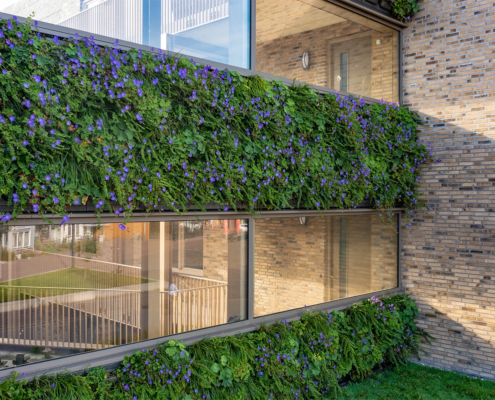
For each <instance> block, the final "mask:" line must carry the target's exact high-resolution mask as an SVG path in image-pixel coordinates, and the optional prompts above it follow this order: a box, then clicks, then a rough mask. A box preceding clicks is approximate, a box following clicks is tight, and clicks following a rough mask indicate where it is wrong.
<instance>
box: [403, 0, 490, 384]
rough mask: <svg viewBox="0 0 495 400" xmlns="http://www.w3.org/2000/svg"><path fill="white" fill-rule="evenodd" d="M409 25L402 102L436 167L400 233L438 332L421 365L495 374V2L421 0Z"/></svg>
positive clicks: (409, 273)
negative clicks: (414, 115) (418, 123)
mask: <svg viewBox="0 0 495 400" xmlns="http://www.w3.org/2000/svg"><path fill="white" fill-rule="evenodd" d="M420 5H421V12H420V13H419V14H417V15H416V17H415V18H414V19H413V21H412V22H411V24H410V26H409V27H408V28H407V29H406V30H405V31H404V38H403V57H404V59H403V85H404V86H403V95H404V104H405V105H407V106H409V107H410V108H411V109H413V110H416V111H418V112H419V113H420V114H421V116H422V118H423V120H425V122H426V124H427V125H426V126H424V127H422V128H421V137H422V138H423V139H425V141H427V142H430V143H431V144H432V145H433V148H434V157H435V159H440V160H441V162H440V163H438V164H432V165H430V166H428V167H427V168H425V169H424V170H423V177H422V178H423V187H422V188H423V193H424V195H423V198H424V199H425V200H426V201H427V202H428V206H429V207H431V208H432V210H428V211H425V212H418V213H416V214H415V215H414V216H413V225H412V227H411V228H409V229H406V230H404V234H403V238H402V245H403V248H402V263H403V285H404V287H405V288H406V289H407V290H408V291H410V292H411V293H412V294H413V297H414V298H415V299H416V300H417V301H418V305H419V309H420V322H419V324H420V326H421V327H423V328H425V329H426V330H427V331H428V332H429V333H430V334H432V335H433V336H434V337H435V341H434V342H433V345H432V346H425V347H426V350H428V352H429V354H428V355H425V356H423V358H422V361H423V362H426V363H428V364H430V365H433V366H437V367H442V368H447V369H451V370H454V371H459V372H463V373H469V374H475V375H480V376H483V377H487V378H492V379H493V378H495V286H494V282H495V274H494V273H495V206H494V204H495V184H494V182H495V156H494V152H495V145H494V142H493V140H494V139H495V78H494V77H495V55H494V54H495V50H494V48H495V47H494V45H495V22H494V17H495V13H494V11H495V8H494V5H493V2H489V1H485V0H482V1H475V0H468V1H463V2H456V1H452V0H444V1H432V0H425V1H423V2H421V3H420Z"/></svg>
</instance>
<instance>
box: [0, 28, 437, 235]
mask: <svg viewBox="0 0 495 400" xmlns="http://www.w3.org/2000/svg"><path fill="white" fill-rule="evenodd" d="M115 45H116V47H114V48H110V47H104V46H100V45H98V44H96V43H95V42H94V41H93V40H91V39H87V38H79V37H77V35H76V37H75V38H73V39H71V40H61V39H59V38H57V37H56V36H55V37H53V38H44V37H43V36H42V35H41V34H39V33H36V31H33V30H32V29H31V25H29V24H28V23H25V24H20V23H19V22H18V21H17V20H15V19H9V20H1V21H0V94H1V98H0V149H1V150H2V151H0V190H1V194H2V196H3V198H4V199H6V200H7V201H8V204H9V205H10V206H11V207H12V209H11V211H8V212H5V213H4V215H2V217H1V218H2V221H3V222H8V221H9V220H10V219H12V218H15V217H16V216H17V215H19V214H20V213H25V212H35V213H38V214H40V215H44V214H46V213H50V214H59V215H61V216H63V217H64V222H67V221H68V220H69V217H70V215H69V211H68V209H69V207H71V206H73V205H77V204H86V202H88V201H89V202H92V204H94V206H95V207H96V211H97V213H100V212H103V211H111V212H113V213H115V214H116V215H118V216H119V217H120V218H121V221H122V222H125V221H127V220H128V218H129V217H130V216H131V215H132V213H133V211H135V210H136V209H140V210H147V211H152V210H160V209H164V208H171V209H173V210H175V211H177V212H183V211H186V210H187V208H188V206H191V205H193V206H195V207H199V208H202V207H203V205H204V204H209V203H214V204H221V205H223V206H222V208H223V209H224V210H235V209H236V204H242V205H243V207H245V208H246V209H247V210H251V212H253V213H255V212H256V210H258V209H261V208H269V209H280V208H285V207H289V203H290V204H291V206H294V207H296V208H306V209H322V210H323V209H328V208H330V207H338V208H352V207H357V205H358V204H360V203H361V202H362V201H363V200H368V201H370V202H371V203H372V204H373V205H374V206H375V207H376V208H377V209H378V210H380V212H381V213H382V214H383V215H384V216H385V215H386V213H387V212H388V210H389V209H390V208H391V207H392V206H394V205H396V204H397V203H401V204H403V205H404V206H405V207H407V208H409V209H410V208H413V207H415V206H416V204H417V202H418V185H419V179H420V175H419V168H420V167H421V165H423V164H424V163H425V162H426V161H427V159H428V157H429V149H427V148H426V147H425V145H424V144H423V143H422V142H420V140H419V139H418V136H417V134H416V128H417V122H418V121H417V118H416V117H415V115H414V114H413V113H412V112H411V111H409V110H408V109H407V108H405V107H400V106H399V105H397V104H389V103H383V102H382V103H381V104H366V103H365V102H364V101H363V100H360V99H357V98H353V97H347V96H343V95H339V94H338V93H335V94H327V95H325V96H320V95H318V94H317V93H315V92H314V91H313V90H312V89H311V88H309V87H307V86H296V85H294V86H285V85H283V84H282V83H281V82H278V81H273V82H269V81H266V80H263V79H261V78H260V77H257V76H252V77H243V76H241V75H239V74H238V73H236V72H232V71H227V70H225V71H219V70H216V69H213V68H211V67H208V66H202V65H196V64H195V63H194V62H193V61H191V60H188V59H186V58H174V57H172V56H170V55H167V54H165V53H161V52H158V53H147V52H142V51H140V50H130V51H124V50H121V49H119V48H118V47H117V46H118V41H117V42H116V44H115ZM122 228H123V229H125V227H124V226H123V225H122Z"/></svg>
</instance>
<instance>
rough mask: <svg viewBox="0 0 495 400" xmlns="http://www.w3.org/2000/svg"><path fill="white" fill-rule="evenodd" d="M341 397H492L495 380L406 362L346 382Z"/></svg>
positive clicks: (437, 399) (369, 399)
mask: <svg viewBox="0 0 495 400" xmlns="http://www.w3.org/2000/svg"><path fill="white" fill-rule="evenodd" d="M341 398H342V399H353V400H379V399H401V400H409V399H411V400H412V399H423V400H452V399H455V400H475V399H476V400H488V399H494V398H495V382H493V381H489V380H483V379H479V378H471V377H468V376H466V375H461V374H457V373H455V372H450V371H443V370H440V369H436V368H430V367H425V366H422V365H418V364H412V363H407V364H404V365H400V366H399V367H397V368H394V369H390V370H386V371H380V372H376V373H375V374H373V376H372V377H370V378H369V379H366V380H364V381H362V382H355V383H351V384H349V385H347V387H346V389H345V390H343V391H342V395H341Z"/></svg>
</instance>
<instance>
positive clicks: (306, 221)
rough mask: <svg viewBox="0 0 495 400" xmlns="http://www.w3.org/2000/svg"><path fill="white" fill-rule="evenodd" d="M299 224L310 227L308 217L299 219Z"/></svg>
mask: <svg viewBox="0 0 495 400" xmlns="http://www.w3.org/2000/svg"><path fill="white" fill-rule="evenodd" d="M299 223H300V224H301V225H308V217H299Z"/></svg>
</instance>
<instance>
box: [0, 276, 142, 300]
mask: <svg viewBox="0 0 495 400" xmlns="http://www.w3.org/2000/svg"><path fill="white" fill-rule="evenodd" d="M147 282H148V280H147V279H140V278H137V277H132V276H126V275H120V274H112V273H109V272H100V271H94V270H90V269H84V268H77V267H75V268H68V269H63V270H60V271H55V272H48V273H46V274H39V275H32V276H28V277H25V278H19V279H14V280H12V281H7V282H1V283H0V302H8V301H15V300H22V299H23V293H27V294H28V296H27V297H26V298H28V297H30V296H29V295H31V296H34V297H44V296H46V291H44V292H43V293H42V292H41V291H40V290H39V289H22V288H21V289H20V290H15V289H14V290H13V291H9V292H10V296H9V295H8V294H7V291H6V290H5V291H4V295H3V298H2V295H1V287H2V286H24V287H25V286H29V287H36V288H61V289H64V288H72V289H78V290H76V291H79V289H81V291H82V290H85V289H98V288H99V289H112V288H117V287H123V286H129V285H136V284H140V283H147ZM52 294H53V292H50V291H49V294H48V295H49V296H50V295H52Z"/></svg>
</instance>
